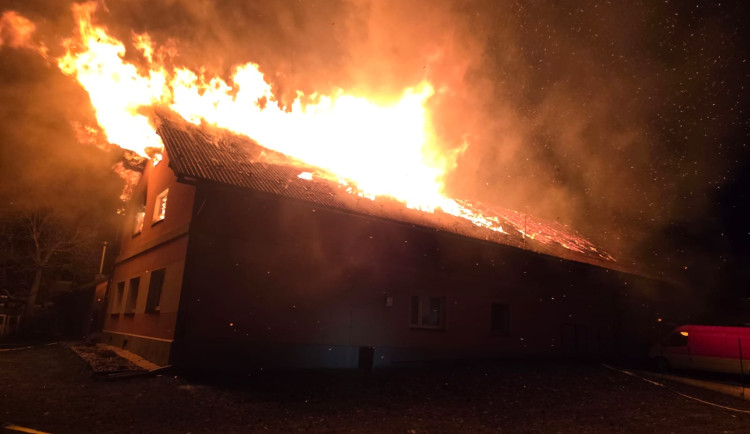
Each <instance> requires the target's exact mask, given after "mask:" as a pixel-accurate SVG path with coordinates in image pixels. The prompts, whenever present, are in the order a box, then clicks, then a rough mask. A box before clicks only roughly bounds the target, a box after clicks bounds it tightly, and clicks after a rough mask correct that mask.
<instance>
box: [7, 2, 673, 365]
mask: <svg viewBox="0 0 750 434" xmlns="http://www.w3.org/2000/svg"><path fill="white" fill-rule="evenodd" d="M376 3H377V2H376ZM373 6H375V4H373ZM96 9H97V4H96V3H85V4H74V5H73V6H72V10H73V14H74V18H75V20H76V24H77V33H76V34H75V35H74V36H73V37H71V38H69V39H66V40H64V41H63V43H62V48H63V49H64V51H65V52H64V54H63V55H61V56H59V57H55V58H54V59H53V58H51V57H49V55H48V51H47V49H46V48H47V46H46V45H44V44H41V43H40V42H37V41H36V40H35V39H34V38H33V37H32V36H33V29H34V27H33V25H32V23H31V22H30V21H28V20H25V19H24V20H21V19H20V18H19V17H20V16H18V15H16V14H13V15H5V19H4V22H6V23H10V24H8V26H11V27H12V28H13V29H16V30H17V31H16V32H15V33H13V34H14V35H16V36H14V38H13V43H12V44H11V45H13V46H23V47H26V48H27V49H32V50H34V51H36V52H38V53H41V55H43V57H44V58H45V59H48V60H50V61H53V62H54V63H55V64H56V66H57V67H59V69H60V71H61V72H62V73H63V74H65V75H67V76H69V77H72V78H74V79H75V80H77V82H78V83H79V84H80V86H81V87H82V88H83V89H84V90H85V91H86V93H87V94H88V97H89V100H90V102H91V106H92V108H93V115H94V117H95V118H96V123H97V124H98V125H97V126H96V128H94V127H91V126H89V125H82V126H81V127H82V128H79V129H78V130H80V131H81V132H83V133H92V134H95V135H96V136H101V137H102V138H103V139H104V140H94V141H93V143H95V144H102V143H100V142H104V143H103V146H102V147H103V148H108V147H111V146H112V145H117V146H120V147H122V148H124V149H128V150H130V151H132V152H135V153H137V154H139V155H140V156H142V157H145V156H147V155H148V156H149V157H150V158H149V159H148V160H147V162H146V164H145V167H144V168H143V176H141V178H140V181H138V184H137V185H136V186H135V188H134V189H133V191H132V196H131V198H130V200H129V202H128V209H127V211H126V213H125V215H126V222H125V226H124V228H123V231H122V239H121V242H120V251H119V256H118V258H117V260H116V263H115V266H114V270H113V275H112V280H111V283H110V285H109V288H108V296H107V309H106V314H105V321H104V327H103V331H104V334H105V337H106V339H107V340H109V341H110V342H111V343H113V344H116V345H118V346H122V347H124V348H126V349H129V350H132V351H134V352H136V353H139V354H141V355H143V356H144V357H146V358H148V359H151V360H153V361H155V362H157V363H170V362H171V363H177V364H182V365H210V366H215V365H216V364H219V363H220V364H240V365H242V366H249V365H254V366H329V367H332V366H357V365H361V366H372V365H378V366H381V365H392V364H399V363H410V362H417V361H423V360H433V359H444V358H456V357H469V356H477V357H490V356H502V355H530V354H545V355H559V354H569V355H572V354H615V353H618V352H623V351H624V350H625V349H627V348H632V347H633V346H634V345H637V344H638V343H639V342H642V338H643V336H644V335H646V334H648V333H647V332H648V329H649V327H650V324H651V322H650V320H654V319H655V318H656V317H657V312H658V313H663V308H662V307H659V308H657V307H655V306H654V304H653V300H654V299H655V298H656V297H657V295H659V296H661V295H662V294H663V293H665V292H670V288H671V286H670V285H668V284H666V283H664V282H661V281H658V280H655V279H651V278H649V277H647V276H643V275H642V274H641V273H638V272H636V271H635V270H632V269H629V268H628V267H627V266H625V265H622V264H621V263H619V262H617V261H616V260H615V259H614V258H613V257H612V256H611V255H610V254H608V253H607V252H606V251H604V250H603V249H601V248H599V247H598V246H596V245H595V244H593V243H591V242H590V241H588V240H586V239H585V238H583V237H582V236H580V235H578V234H577V233H575V232H573V231H571V230H570V229H568V228H567V227H565V226H563V225H560V224H557V223H552V222H546V221H542V220H540V219H536V218H532V217H531V216H529V215H527V214H526V213H519V212H515V211H511V210H507V209H503V208H499V207H494V206H487V205H483V204H480V203H475V202H468V201H462V200H456V199H451V198H449V197H448V195H447V194H446V193H445V191H446V188H445V187H446V185H445V184H446V179H447V177H448V174H450V173H452V172H453V171H454V169H456V167H457V166H458V157H459V156H461V155H463V154H464V153H465V151H466V149H468V147H469V146H470V145H471V143H470V142H471V139H472V138H475V137H477V136H478V135H477V134H473V135H472V134H469V132H467V131H464V130H463V125H462V124H463V123H465V122H466V123H470V124H474V125H479V124H482V123H484V120H486V118H485V116H484V115H477V116H476V119H473V120H471V122H468V121H469V120H470V119H469V118H471V117H472V116H468V117H464V116H459V115H460V114H461V112H462V111H464V110H463V108H467V107H472V110H473V112H476V113H484V111H485V109H486V107H492V106H491V105H490V106H488V105H483V104H475V103H476V101H474V100H473V99H471V98H469V99H466V100H465V101H464V99H465V98H464V95H462V92H457V91H455V87H457V86H458V87H460V86H461V84H462V83H463V84H465V82H466V80H465V77H467V76H468V75H467V74H466V73H467V71H468V69H467V68H468V66H467V62H456V61H454V60H455V59H453V58H452V55H451V53H452V52H453V51H452V49H453V50H457V51H458V52H463V47H465V44H462V43H458V42H459V41H454V40H452V39H450V37H449V36H446V38H448V39H447V40H445V41H443V42H444V43H440V44H436V45H435V46H434V47H433V46H432V44H428V46H426V47H425V49H424V50H419V53H420V59H422V58H424V60H425V62H424V64H421V63H420V62H416V64H418V65H417V66H418V67H413V68H411V73H410V74H409V79H408V80H403V81H401V80H399V82H400V83H399V85H398V86H397V85H395V84H394V85H393V86H386V87H385V88H386V89H388V90H389V91H388V92H384V93H382V94H381V93H379V92H378V89H383V87H382V86H373V87H370V86H367V85H364V86H358V85H353V86H352V91H351V93H349V92H347V91H344V90H343V89H340V88H333V85H332V84H331V83H328V85H327V86H326V87H325V88H324V89H325V90H327V91H329V92H328V93H327V94H319V93H318V92H317V91H318V89H317V88H316V87H315V86H308V87H307V94H305V93H304V92H302V91H300V90H295V88H294V87H289V86H293V85H294V84H293V83H292V84H289V86H287V87H284V86H279V83H278V82H276V81H274V74H268V76H269V77H270V78H268V77H266V76H265V75H264V74H263V73H262V72H261V68H260V66H259V65H258V64H255V63H252V62H247V63H244V64H233V66H232V67H231V71H223V72H222V73H221V75H216V74H214V75H212V73H211V72H210V69H206V68H205V67H204V66H200V67H195V66H194V67H193V68H192V69H191V67H190V66H186V65H193V62H192V61H191V62H187V63H185V62H182V60H184V59H178V58H177V57H175V56H176V54H175V53H176V50H177V48H176V44H177V43H176V42H175V41H172V40H164V39H163V38H162V45H161V46H157V45H156V44H155V43H154V42H153V41H152V39H151V37H150V36H149V35H148V34H147V33H135V32H134V31H131V32H129V34H130V36H131V39H132V40H131V41H130V42H129V44H128V45H127V46H128V47H129V48H127V49H126V44H125V43H123V42H121V41H120V40H118V39H116V38H115V37H114V36H112V35H111V34H110V33H109V32H108V31H107V29H106V28H105V27H103V26H98V25H95V24H94V23H93V22H92V16H93V14H94V13H95V11H96ZM417 9H419V8H416V9H415V11H414V12H415V13H416V14H417V16H418V17H420V19H421V14H422V12H423V11H422V10H421V9H419V10H417ZM367 11H369V12H368V13H370V12H372V13H375V14H376V15H377V11H374V12H373V11H372V10H370V9H369V8H365V12H367ZM381 12H384V11H381ZM472 15H476V14H472ZM383 17H388V14H385V15H383ZM383 17H381V20H380V21H379V20H376V21H378V22H383V23H388V27H383V26H381V30H382V29H384V28H391V27H392V26H391V20H389V19H385V18H383ZM450 17H451V15H450V14H449V15H446V21H445V22H446V23H448V22H450V19H449V18H450ZM27 21H28V22H27ZM160 21H161V20H160ZM438 21H439V22H440V23H441V24H440V25H439V26H438V27H436V31H435V32H432V33H430V32H427V33H426V34H429V35H430V37H429V38H428V39H430V40H433V39H434V38H435V36H436V35H438V34H445V35H451V34H453V32H449V31H446V32H444V31H442V20H438ZM321 22H323V21H321ZM324 23H325V27H326V28H328V27H330V26H329V20H328V18H326V19H325V20H324ZM250 27H252V26H250ZM404 27H405V28H406V27H408V26H404ZM9 28H10V27H9ZM437 30H440V31H439V32H438V31H437ZM467 30H469V33H472V34H473V31H474V28H473V27H471V28H469V29H467ZM386 33H388V32H386ZM375 34H376V35H379V34H380V33H379V32H376V33H375ZM303 39H307V37H303ZM404 40H405V41H407V40H409V38H405V39H404ZM305 46H307V45H306V44H305ZM475 48H477V47H475ZM355 51H356V50H355ZM390 51H392V50H385V51H384V52H390ZM356 52H359V51H356ZM479 52H481V50H479ZM367 56H369V54H366V55H365V57H367ZM409 56H410V55H404V56H403V57H404V58H405V57H409ZM372 57H373V59H377V60H374V61H372V62H368V65H369V66H371V67H373V68H374V70H375V71H377V70H378V69H377V68H376V67H377V66H378V65H377V64H378V63H379V62H380V60H381V59H379V58H377V56H372ZM393 63H399V62H393ZM416 64H415V65H416ZM361 68H364V69H366V68H365V67H364V66H362V67H361ZM218 69H222V68H218ZM359 69H360V68H359V67H358V68H356V70H357V71H358V70H359ZM436 70H440V71H441V73H436V72H434V71H436ZM394 71H395V70H394ZM282 72H283V71H282ZM305 72H306V73H307V72H308V71H307V70H305ZM312 72H314V71H310V73H312ZM355 72H356V71H355ZM321 75H325V74H321ZM358 75H359V74H356V73H353V75H352V76H353V77H356V76H358ZM373 75H375V74H374V73H373ZM392 75H394V76H395V75H399V74H396V73H395V72H392ZM283 76H284V74H283V73H279V72H278V71H277V73H276V74H275V77H276V79H279V77H283ZM376 81H377V80H376ZM476 84H477V86H476V87H472V89H474V92H475V93H482V94H486V91H485V90H483V89H484V87H483V86H481V85H480V84H481V83H476ZM296 89H298V88H296ZM464 90H465V89H464ZM463 93H465V92H463ZM462 101H463V102H462ZM455 104H458V107H459V108H458V109H455V108H454V109H452V110H449V109H446V107H453V106H455ZM473 107H484V108H482V109H474V108H473ZM441 108H442V109H443V110H442V111H441V110H440V109H441ZM488 111H490V110H488ZM438 112H439V114H438ZM476 113H474V114H476ZM451 115H455V116H451ZM489 117H491V116H490V115H487V118H489ZM507 124H508V125H512V124H513V122H512V120H509V121H507ZM445 125H449V127H446V126H445ZM454 130H455V131H454ZM507 130H508V128H501V129H500V130H497V131H501V132H503V133H508V131H507ZM497 131H495V130H493V133H492V134H484V135H483V136H485V138H486V136H490V135H491V136H492V137H495V134H496V133H497ZM84 135H85V134H84ZM250 138H252V139H250ZM597 140H599V139H598V138H597ZM259 144H260V145H259ZM261 145H262V146H261ZM507 159H509V160H510V159H511V156H508V157H507ZM119 171H120V173H122V174H123V178H125V179H126V180H127V182H128V183H132V182H133V181H134V180H135V179H136V177H134V176H130V175H128V174H127V170H125V166H119ZM595 179H597V180H598V179H600V178H599V177H598V176H597V177H596V178H595ZM624 184H627V182H624ZM129 185H131V184H129ZM131 186H132V185H131ZM128 193H129V191H127V192H126V193H125V194H124V196H128ZM519 194H521V193H519ZM674 305H675V306H677V305H678V303H674ZM638 318H644V319H647V320H649V321H645V322H644V321H640V320H638Z"/></svg>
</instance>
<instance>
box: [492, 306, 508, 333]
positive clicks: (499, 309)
mask: <svg viewBox="0 0 750 434" xmlns="http://www.w3.org/2000/svg"><path fill="white" fill-rule="evenodd" d="M490 331H491V332H492V334H493V335H498V336H509V335H510V309H509V308H508V305H507V304H505V303H492V306H491V308H490Z"/></svg>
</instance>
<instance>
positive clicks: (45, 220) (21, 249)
mask: <svg viewBox="0 0 750 434" xmlns="http://www.w3.org/2000/svg"><path fill="white" fill-rule="evenodd" d="M2 229H3V237H2V241H0V243H2V247H1V248H0V250H1V251H2V253H0V264H2V265H0V266H2V267H3V269H4V270H6V271H5V272H6V273H7V272H8V271H12V272H13V273H14V275H15V276H23V277H22V279H28V280H27V282H28V283H27V286H26V287H27V288H28V296H27V301H26V308H27V312H31V311H33V310H34V308H35V307H36V304H37V297H38V295H39V289H40V288H41V286H42V282H43V281H44V279H45V278H57V277H59V276H62V275H68V276H71V275H76V274H83V273H87V272H91V270H93V269H94V267H95V264H96V253H97V239H98V230H97V224H96V222H92V221H91V220H90V219H88V218H86V216H81V215H74V214H72V213H65V212H64V211H60V210H54V209H51V208H39V209H31V210H23V211H18V212H16V213H14V214H12V215H10V216H8V217H6V218H5V219H4V222H3V228H2Z"/></svg>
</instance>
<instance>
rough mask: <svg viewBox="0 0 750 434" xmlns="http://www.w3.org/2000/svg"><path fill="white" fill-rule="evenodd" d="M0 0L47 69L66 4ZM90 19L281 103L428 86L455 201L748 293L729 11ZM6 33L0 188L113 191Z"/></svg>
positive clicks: (63, 91) (662, 6)
mask: <svg viewBox="0 0 750 434" xmlns="http://www.w3.org/2000/svg"><path fill="white" fill-rule="evenodd" d="M0 8H1V9H2V11H8V10H14V11H17V12H18V13H19V14H21V15H23V16H25V17H27V18H28V19H30V20H31V21H32V22H34V23H35V24H36V25H37V29H36V32H35V33H34V36H33V41H35V43H40V42H43V43H44V44H45V45H46V47H47V48H48V49H49V56H50V58H51V59H53V58H54V57H56V56H59V55H61V54H62V51H61V45H60V43H61V41H62V39H63V38H66V37H70V36H72V35H73V33H74V27H73V20H72V17H71V14H70V9H69V4H66V3H65V2H60V1H53V0H35V1H28V0H10V1H6V2H4V3H3V6H1V7H0ZM2 11H0V13H1V12H2ZM96 19H97V20H98V22H99V23H103V24H105V25H106V26H107V27H108V29H109V31H110V32H111V33H112V34H113V35H115V36H116V37H118V38H119V39H121V40H123V41H125V42H126V41H128V40H129V39H130V35H131V34H132V32H136V33H142V32H148V33H149V34H151V36H152V37H153V39H154V41H155V42H156V43H157V44H159V45H160V46H172V47H176V49H177V52H178V54H177V55H176V56H175V57H174V58H172V59H171V60H170V62H171V63H172V64H173V65H180V66H188V67H191V68H199V67H204V68H205V70H206V71H207V72H208V73H212V74H213V73H216V74H219V75H221V76H223V77H227V76H228V75H229V73H230V72H231V69H232V67H233V66H235V65H237V64H241V63H244V62H247V61H253V62H256V63H258V64H259V65H260V67H261V70H262V71H263V72H264V74H265V75H266V77H267V78H268V79H269V80H271V82H272V85H273V87H274V91H275V92H276V94H277V95H278V96H279V99H280V102H281V103H282V104H284V103H288V102H289V101H290V100H291V99H292V98H293V96H294V95H295V92H296V91H297V90H301V91H303V92H305V93H307V94H309V93H313V92H316V91H317V92H319V93H328V92H331V91H332V90H334V89H336V88H343V89H345V90H347V91H349V92H352V93H363V94H369V95H373V94H377V95H381V96H385V97H388V96H396V95H398V94H399V93H400V92H401V91H402V90H403V89H404V87H408V86H414V85H416V84H417V83H418V82H419V81H420V80H422V79H429V80H430V81H432V82H433V84H435V85H436V87H438V88H440V89H442V90H441V91H440V92H438V94H437V95H436V96H435V97H433V99H432V100H431V101H430V105H431V108H432V113H433V116H434V119H435V121H436V125H437V128H438V134H439V137H440V142H441V146H443V147H444V148H445V149H446V151H447V150H451V149H456V148H457V147H459V146H460V145H461V143H462V142H463V141H464V140H466V141H468V143H469V148H468V149H467V151H466V152H465V153H464V154H463V155H462V156H461V157H460V158H459V160H458V167H457V168H456V170H455V171H454V172H453V173H452V174H451V175H450V176H449V177H448V180H447V181H448V182H447V187H448V190H449V192H450V193H451V195H453V196H454V197H462V198H469V199H474V200H480V201H484V202H487V203H492V204H497V205H500V206H506V207H509V208H513V209H518V210H521V211H526V212H529V213H532V214H535V215H538V216H540V217H543V218H547V219H551V220H558V221H560V222H562V223H564V224H567V225H570V226H571V227H573V228H575V229H576V230H578V231H580V232H581V233H583V234H584V235H586V236H587V237H589V238H590V239H592V240H593V241H595V242H598V243H600V244H601V245H603V246H605V247H606V248H608V249H609V250H610V251H612V252H613V253H614V254H615V256H616V257H619V258H623V259H622V260H623V261H626V262H630V261H631V260H634V261H637V262H638V263H639V264H641V265H644V266H646V267H647V268H652V269H656V270H659V271H660V272H663V273H664V275H665V276H671V277H676V278H678V279H683V280H686V281H689V282H691V283H692V284H693V285H694V286H696V287H699V288H700V291H703V292H704V293H707V294H713V293H727V294H729V293H731V294H746V295H750V294H747V293H746V291H747V290H748V288H749V285H750V279H749V278H748V271H746V270H747V269H750V229H748V228H749V226H748V222H750V212H749V208H748V200H747V187H748V185H750V180H749V179H748V176H749V175H748V170H750V168H749V167H748V147H747V143H748V137H749V133H750V130H749V128H750V125H748V102H750V100H749V99H748V95H747V90H746V86H747V83H749V82H750V81H749V80H748V76H749V75H750V74H749V73H750V62H748V50H747V39H746V37H745V35H744V34H743V33H742V27H743V25H744V24H745V23H746V22H747V13H746V10H745V8H743V7H742V2H732V1H721V2H718V1H717V2H686V1H676V0H674V1H670V0H667V1H641V2H637V1H636V2H632V1H621V2H607V1H602V2H597V1H590V0H587V1H566V2H557V1H523V2H503V1H426V0H421V1H385V0H384V1H371V2H367V1H320V0H315V1H300V2H264V1H261V2H228V1H227V2H212V1H207V0H198V1H188V0H160V1H150V0H149V1H146V0H136V1H127V2H126V1H100V2H99V10H98V12H97V15H96ZM2 32H5V33H0V35H3V39H2V40H0V41H4V42H0V64H1V65H2V70H0V76H1V77H2V79H3V80H2V85H0V86H2V87H1V88H0V95H2V101H3V104H2V108H1V109H0V111H1V112H2V117H0V140H2V142H0V146H1V148H0V152H1V154H0V156H2V160H0V164H2V168H1V169H2V172H1V173H0V181H1V182H2V184H1V185H0V190H2V194H4V195H5V196H7V197H18V196H23V197H38V198H40V199H39V200H42V199H41V198H45V197H48V196H47V195H46V194H47V193H48V192H50V191H59V190H61V186H65V188H62V190H63V191H67V192H71V191H75V192H79V191H81V192H83V191H87V193H86V194H78V193H76V194H75V195H73V197H78V198H81V197H95V196H97V194H98V195H99V196H106V195H111V191H110V190H111V189H112V187H111V186H110V185H109V184H106V185H107V188H106V189H101V191H99V192H94V191H89V190H92V189H93V188H94V187H92V186H101V185H103V184H102V183H101V182H96V183H90V182H88V181H87V179H88V178H87V177H88V176H94V177H95V178H96V177H98V178H96V179H99V180H101V179H105V178H107V176H108V174H107V173H108V172H107V171H108V170H109V169H110V168H111V165H112V164H113V161H114V160H115V159H116V158H114V157H112V153H104V152H102V151H100V150H99V149H98V148H96V147H94V146H92V145H91V144H88V145H87V144H80V143H79V141H80V140H79V139H78V138H77V136H76V134H75V131H74V130H73V128H72V127H71V123H72V122H75V123H78V124H79V125H92V124H93V118H92V111H91V107H90V105H87V96H86V94H85V92H83V91H82V90H81V89H80V87H78V86H77V85H76V84H75V83H74V82H73V81H72V80H71V79H69V78H67V77H65V76H64V75H62V74H61V73H60V72H59V70H57V68H56V67H55V66H54V64H53V63H51V62H50V61H48V60H45V59H43V58H42V57H41V56H40V55H39V54H38V53H37V52H35V51H33V50H31V49H29V48H24V47H14V46H13V44H12V40H11V39H9V37H8V34H7V32H6V31H5V30H2ZM130 48H132V47H130ZM127 56H128V57H129V58H132V60H133V61H134V62H138V58H137V56H136V55H134V54H132V51H129V52H128V55H127ZM107 179H109V178H107ZM58 196H60V194H56V195H55V197H58ZM63 196H65V195H63ZM34 200H36V199H34Z"/></svg>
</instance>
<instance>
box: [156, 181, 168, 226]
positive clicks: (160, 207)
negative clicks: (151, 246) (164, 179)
mask: <svg viewBox="0 0 750 434" xmlns="http://www.w3.org/2000/svg"><path fill="white" fill-rule="evenodd" d="M167 193H169V189H166V190H164V191H162V192H161V193H159V195H158V196H156V204H155V205H154V223H156V222H160V221H162V220H164V218H165V217H166V216H167Z"/></svg>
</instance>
